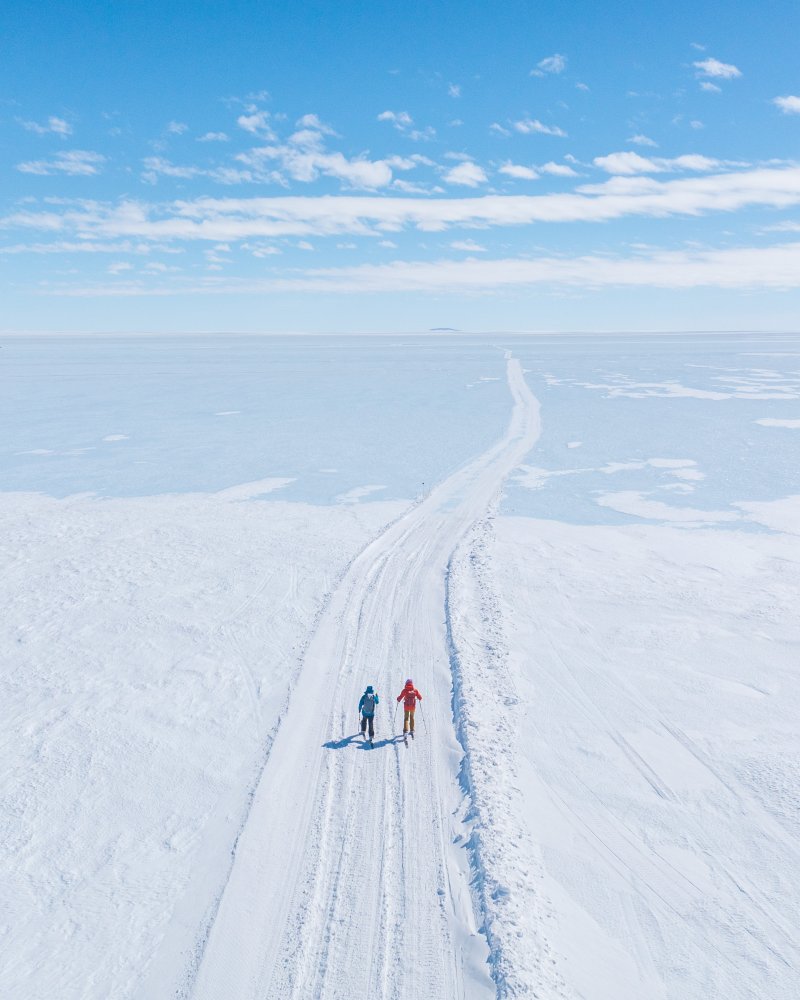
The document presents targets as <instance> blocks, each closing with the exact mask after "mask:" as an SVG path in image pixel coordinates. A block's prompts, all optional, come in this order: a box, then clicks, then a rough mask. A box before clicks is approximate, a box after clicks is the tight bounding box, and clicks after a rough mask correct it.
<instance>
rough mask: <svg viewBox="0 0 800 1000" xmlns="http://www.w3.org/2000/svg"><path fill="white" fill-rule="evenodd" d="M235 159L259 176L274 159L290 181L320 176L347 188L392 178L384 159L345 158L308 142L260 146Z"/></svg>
mask: <svg viewBox="0 0 800 1000" xmlns="http://www.w3.org/2000/svg"><path fill="white" fill-rule="evenodd" d="M237 159H238V160H239V161H240V162H241V163H244V164H245V165H246V166H248V167H251V168H253V169H254V170H255V171H256V175H257V176H258V177H264V176H265V175H267V174H268V173H269V171H267V170H266V169H265V163H267V162H270V161H277V162H278V163H279V165H280V167H281V169H282V170H283V171H285V173H287V174H288V175H289V176H290V177H291V178H292V180H296V181H300V182H302V183H305V184H308V183H311V182H312V181H315V180H317V179H318V178H319V177H320V175H322V176H324V177H333V178H336V179H337V180H340V181H343V182H344V183H345V184H347V185H348V186H349V187H353V188H362V189H368V190H370V189H373V190H374V189H375V188H380V187H386V185H388V184H390V183H391V181H392V168H391V166H389V164H388V163H387V162H386V161H385V160H368V159H366V158H363V157H362V158H356V159H350V160H349V159H347V157H345V156H344V155H343V154H342V153H338V152H337V153H328V152H325V151H323V150H321V149H317V148H314V147H313V146H311V145H305V146H303V145H298V144H297V143H295V144H292V145H283V146H262V147H259V148H257V149H252V150H250V152H249V153H240V154H239V156H237Z"/></svg>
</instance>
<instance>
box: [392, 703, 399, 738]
mask: <svg viewBox="0 0 800 1000" xmlns="http://www.w3.org/2000/svg"><path fill="white" fill-rule="evenodd" d="M397 704H398V703H397V702H395V703H394V715H393V716H392V732H393V733H396V732H397Z"/></svg>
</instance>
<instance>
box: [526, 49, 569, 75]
mask: <svg viewBox="0 0 800 1000" xmlns="http://www.w3.org/2000/svg"><path fill="white" fill-rule="evenodd" d="M566 67H567V57H566V56H562V55H560V54H559V53H558V52H556V53H555V54H554V55H552V56H547V57H546V58H545V59H542V60H540V61H539V62H538V63H537V64H536V69H532V70H531V76H544V75H545V74H546V73H563V72H564V70H565V69H566Z"/></svg>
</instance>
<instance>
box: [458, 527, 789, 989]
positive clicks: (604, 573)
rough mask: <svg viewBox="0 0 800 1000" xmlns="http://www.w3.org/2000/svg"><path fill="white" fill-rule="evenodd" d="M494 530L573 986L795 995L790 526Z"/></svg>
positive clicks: (498, 579) (528, 761)
mask: <svg viewBox="0 0 800 1000" xmlns="http://www.w3.org/2000/svg"><path fill="white" fill-rule="evenodd" d="M495 530H496V539H495V540H494V541H493V543H492V544H491V545H490V546H489V549H488V551H489V555H490V559H489V565H490V566H491V576H490V580H491V584H492V586H493V588H494V589H495V591H496V593H497V594H498V597H499V608H500V612H501V617H502V621H503V622H504V624H505V635H506V640H507V643H508V661H507V665H506V671H507V673H508V674H509V675H510V677H511V685H510V686H511V688H512V689H513V690H514V692H515V694H516V697H517V698H518V699H519V701H518V704H517V705H515V706H514V707H513V708H512V709H511V711H513V712H514V713H515V715H514V718H515V722H516V725H515V726H513V727H512V730H516V732H513V731H512V733H511V734H510V735H511V739H510V746H511V747H513V756H514V758H515V759H516V760H517V762H518V764H517V776H518V777H517V780H519V782H520V783H521V787H522V788H523V789H524V794H523V795H522V806H523V808H522V812H521V817H522V820H523V827H524V830H525V833H526V834H527V836H528V837H529V838H532V839H533V841H535V843H536V844H537V845H538V852H537V853H538V856H539V857H541V859H542V866H543V872H544V881H543V889H544V892H545V894H546V896H547V897H548V898H549V899H550V900H551V901H552V913H553V918H552V920H551V921H550V923H549V924H548V925H547V926H548V931H547V933H548V937H549V938H550V945H551V947H552V949H553V951H554V952H555V954H556V956H557V958H558V966H559V970H560V972H561V973H562V974H563V976H564V978H565V979H566V981H567V982H568V983H569V984H570V993H569V995H571V996H576V997H582V998H583V997H585V998H590V1000H627V998H630V1000H637V998H641V997H647V998H648V1000H650V998H662V997H663V998H665V1000H679V998H680V1000H701V998H703V1000H709V998H713V1000H752V998H755V997H759V998H762V997H763V998H765V997H769V998H770V1000H790V998H793V997H796V996H797V995H798V983H800V947H798V940H797V935H796V933H795V929H796V914H797V913H798V912H800V889H798V886H800V822H799V821H798V817H799V816H800V813H798V806H800V773H798V769H797V751H798V738H797V714H798V709H800V696H798V692H797V684H796V677H797V650H798V646H799V645H800V629H798V625H797V615H796V599H797V593H798V592H800V540H798V538H797V537H796V535H795V536H792V535H785V534H777V533H775V534H764V533H759V534H753V533H743V532H732V531H725V530H702V529H696V530H690V531H686V530H685V529H679V528H670V527H657V526H647V527H645V526H642V527H623V528H612V527H600V528H597V527H592V528H587V527H581V526H572V525H565V524H560V523H557V522H552V521H532V520H528V519H523V518H499V519H498V520H497V521H496V522H495ZM478 659H479V658H477V659H476V662H477V660H478ZM484 662H485V663H488V662H489V661H488V659H486V658H484ZM465 673H466V670H465ZM487 680H490V678H489V677H487ZM472 766H473V769H474V768H475V766H476V765H475V763H474V762H473V765H472ZM504 772H505V773H510V772H509V771H508V770H507V769H506V768H505V767H504ZM515 812H516V810H515ZM503 829H504V828H503V827H502V826H501V827H500V830H501V832H502V831H503ZM505 830H506V831H507V833H508V834H515V833H516V831H515V827H514V825H513V823H511V822H508V823H507V824H506V827H505ZM507 839H508V840H511V839H512V838H510V837H507ZM508 862H510V863H511V866H510V872H509V874H507V876H506V877H507V878H508V879H511V880H512V881H513V880H514V878H515V876H516V878H517V882H516V884H517V885H518V886H524V883H523V882H522V881H521V880H520V879H519V876H520V874H521V873H522V870H523V868H522V866H523V865H524V864H527V863H528V858H527V856H525V857H524V859H523V860H522V861H521V860H520V859H519V858H518V857H517V856H515V855H514V853H512V852H511V851H510V850H507V851H505V852H504V864H506V863H508ZM506 866H507V867H508V865H507V864H506ZM530 886H531V883H530V882H528V883H527V888H528V890H529V891H528V893H527V896H528V897H529V896H530V895H531V890H530ZM525 898H526V894H525V893H524V892H523V900H524V899H525ZM532 902H534V901H532ZM498 912H499V907H498ZM503 930H504V931H508V930H509V927H508V924H506V925H505V926H504V927H503ZM533 930H535V927H534V928H533ZM529 939H530V940H535V938H533V937H531V938H529ZM518 967H519V966H515V968H518ZM523 995H524V994H523ZM542 995H544V996H551V995H557V994H556V993H552V994H551V993H548V992H544V993H542Z"/></svg>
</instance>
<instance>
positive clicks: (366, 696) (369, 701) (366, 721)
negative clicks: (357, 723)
mask: <svg viewBox="0 0 800 1000" xmlns="http://www.w3.org/2000/svg"><path fill="white" fill-rule="evenodd" d="M378 701H379V698H378V695H377V694H376V692H375V691H374V690H373V689H372V685H371V684H367V689H366V691H365V692H364V693H363V694H362V695H361V700H360V701H359V703H358V710H359V712H360V713H361V732H362V733H363V735H364V739H366V736H367V725H369V741H370V743H371V742H372V740H373V738H374V736H375V709H376V708H377V707H378Z"/></svg>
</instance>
